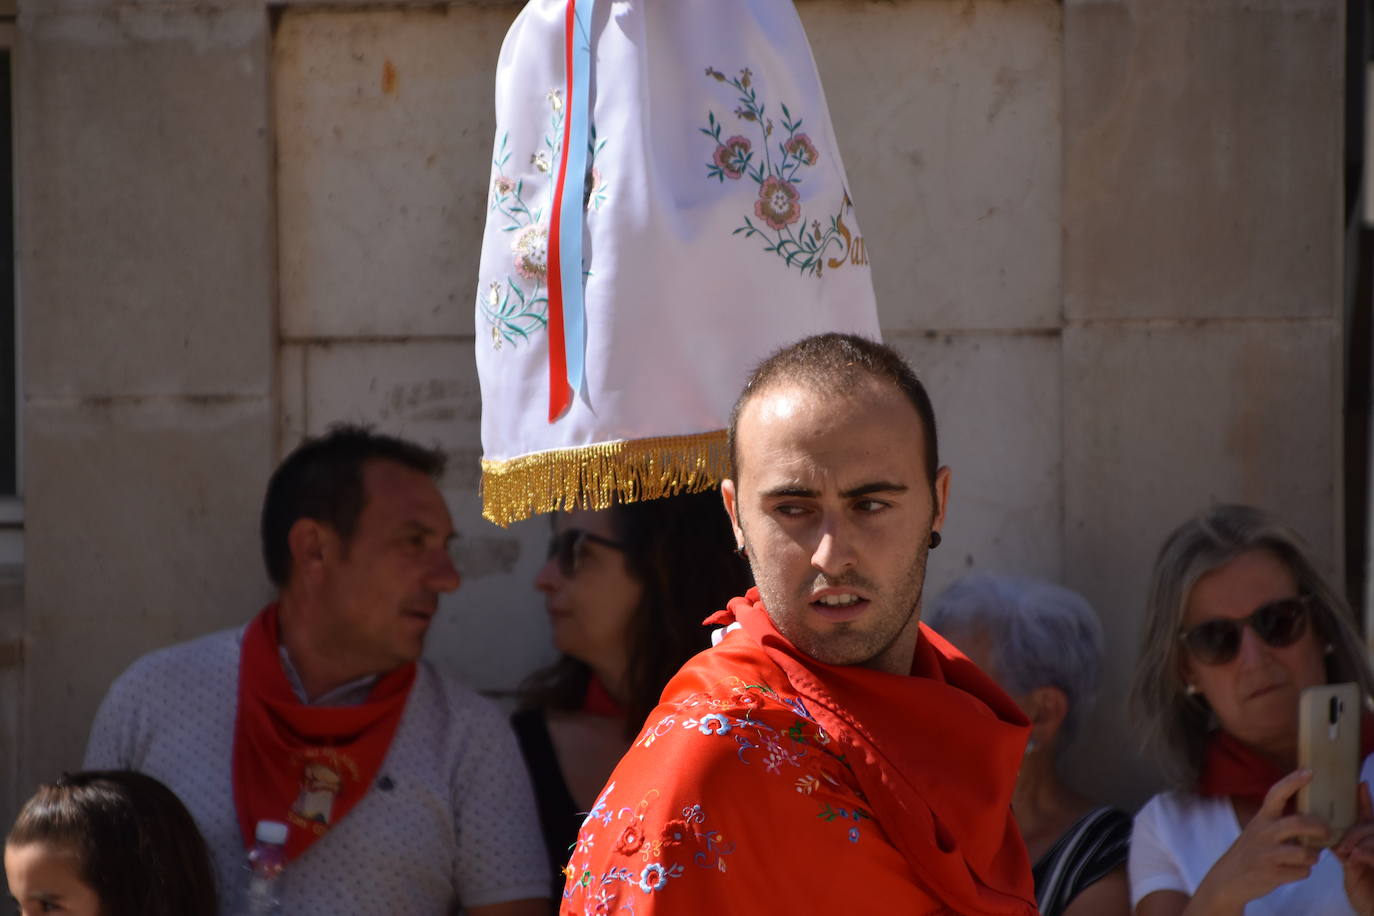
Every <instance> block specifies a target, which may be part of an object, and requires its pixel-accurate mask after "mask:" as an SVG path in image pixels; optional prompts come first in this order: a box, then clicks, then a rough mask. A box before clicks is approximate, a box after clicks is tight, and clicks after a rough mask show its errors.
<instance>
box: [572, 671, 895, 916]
mask: <svg viewBox="0 0 1374 916" xmlns="http://www.w3.org/2000/svg"><path fill="white" fill-rule="evenodd" d="M661 709H662V710H663V714H662V715H660V716H659V717H658V718H657V719H654V720H651V721H650V722H648V723H646V724H645V726H644V728H643V730H642V731H641V732H640V735H639V737H638V738H637V739H636V740H635V742H634V744H633V747H632V752H633V749H646V748H653V747H654V746H655V745H657V744H659V743H661V742H662V741H663V740H664V739H665V738H667V737H669V736H670V735H671V736H673V737H674V740H677V741H681V740H682V739H686V740H687V741H690V742H722V743H725V744H726V746H729V747H731V749H732V751H733V753H732V754H729V755H728V757H729V759H731V760H733V761H734V764H733V765H735V766H747V767H754V768H758V769H759V770H760V771H761V772H762V773H764V774H766V775H767V776H768V777H770V778H771V777H778V778H780V779H782V780H784V782H783V783H782V785H783V786H785V791H786V793H787V794H786V796H785V797H787V798H791V799H794V800H795V803H796V804H798V805H802V806H804V807H806V808H808V809H809V810H811V811H813V812H814V813H813V814H809V815H806V816H808V817H814V818H815V819H816V820H817V821H819V822H821V823H823V824H833V825H835V826H836V827H838V828H839V829H841V830H842V831H843V834H842V836H843V837H844V839H845V840H847V841H848V842H849V843H857V842H859V841H860V839H861V837H862V831H861V824H863V823H864V822H865V821H871V820H872V815H870V814H869V813H868V812H867V811H866V810H864V808H863V807H861V806H860V805H858V804H852V803H851V804H848V805H847V806H841V805H838V804H835V803H834V802H835V801H836V800H837V799H848V800H850V801H851V802H863V801H864V799H863V797H862V795H861V794H860V793H859V791H858V788H857V784H856V783H854V782H852V781H851V780H848V779H847V778H846V777H847V775H848V772H849V769H848V764H847V763H845V761H844V758H843V755H841V754H839V753H837V752H836V751H835V750H834V748H833V746H832V745H833V742H832V739H831V737H830V736H829V735H828V734H826V732H825V730H824V729H822V728H821V727H820V726H819V725H818V724H817V723H816V721H815V719H814V718H812V716H811V714H810V712H809V711H808V710H807V708H806V704H805V703H804V702H803V701H802V700H801V698H799V697H795V696H786V695H783V694H780V693H778V692H776V691H774V690H773V689H772V688H771V687H769V686H768V685H766V684H746V683H744V682H743V681H741V680H739V679H738V678H730V679H728V680H726V681H724V682H722V683H720V684H717V685H716V687H715V688H714V689H712V690H710V691H705V692H698V693H693V694H690V695H688V696H686V697H683V698H682V699H681V700H679V701H678V702H675V703H673V704H672V705H671V706H667V707H661ZM765 713H766V714H767V719H768V720H769V721H764V720H763V714H765ZM788 719H790V720H791V721H790V724H788V722H787V720H788ZM784 726H785V727H784ZM674 747H675V748H679V749H680V747H681V746H680V745H677V744H675V745H674ZM624 791H625V790H624V789H623V788H620V787H618V785H617V783H616V782H614V781H613V782H611V783H610V784H609V785H607V786H606V788H605V789H604V790H603V791H602V794H601V796H600V797H599V798H598V799H597V801H596V804H595V805H594V806H593V808H592V810H591V811H590V812H589V813H588V814H587V817H586V819H585V820H584V821H583V825H582V830H581V831H580V832H579V834H578V840H577V845H576V846H575V848H574V851H573V854H572V859H571V861H570V862H569V863H568V866H567V867H566V868H565V869H564V870H563V873H564V875H565V876H566V878H567V884H566V886H565V889H564V892H563V910H562V912H565V913H567V912H583V913H618V912H634V911H635V903H636V901H638V900H641V899H642V897H644V896H651V895H654V894H661V893H665V892H671V891H672V887H673V884H674V882H675V881H676V880H678V879H681V878H682V877H683V876H684V875H686V874H690V873H691V872H692V871H694V870H696V869H706V870H708V871H712V872H716V873H718V874H727V873H729V871H730V869H729V865H730V861H731V859H730V857H731V855H732V854H733V853H734V852H735V851H736V841H735V839H734V838H731V837H729V836H727V835H726V833H725V832H724V831H723V830H722V829H720V828H719V827H717V826H715V824H714V821H713V817H712V814H713V812H712V811H710V810H708V809H707V807H706V806H705V805H704V804H702V803H700V802H691V801H690V799H689V801H688V803H681V802H678V803H677V804H678V807H675V808H673V809H671V810H663V808H664V806H665V805H668V804H670V803H672V801H671V799H670V798H668V797H666V796H665V794H664V792H663V791H660V789H659V788H649V789H648V790H647V791H645V792H644V793H643V795H642V797H640V798H639V800H638V801H637V802H635V803H634V804H624V802H623V798H622V795H623V792H624ZM817 793H820V794H821V795H824V796H825V797H824V798H822V797H813V796H816V795H817ZM598 842H600V843H603V844H607V843H608V844H609V845H610V849H611V852H612V856H611V857H610V859H609V860H606V859H604V858H603V859H602V861H603V862H607V863H608V864H606V865H604V866H603V867H602V869H601V870H600V871H599V872H598V871H596V870H594V869H593V868H592V867H591V862H590V859H591V857H592V854H593V853H594V852H595V851H596V850H597V848H598Z"/></svg>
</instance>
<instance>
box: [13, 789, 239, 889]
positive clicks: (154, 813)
mask: <svg viewBox="0 0 1374 916" xmlns="http://www.w3.org/2000/svg"><path fill="white" fill-rule="evenodd" d="M6 843H8V844H9V845H13V846H25V845H28V844H30V843H48V844H51V845H52V846H54V847H56V848H58V849H61V850H63V851H65V852H68V853H70V854H72V855H74V856H75V857H76V860H77V865H78V872H79V874H80V877H81V881H82V883H84V884H85V885H87V886H88V887H90V888H91V890H93V891H95V894H96V897H98V898H99V900H100V912H101V913H103V914H106V916H187V914H189V913H195V914H197V916H215V914H216V913H218V912H219V905H218V904H217V903H216V901H215V876H214V872H213V871H211V866H210V854H209V851H208V850H207V849H206V847H205V840H204V839H203V838H202V837H201V835H200V831H199V830H197V829H196V822H195V821H194V820H192V818H191V815H190V813H188V812H187V810H186V807H185V806H184V805H183V804H182V803H181V801H180V800H179V799H178V798H177V797H176V795H174V794H172V790H171V789H168V788H167V787H166V786H164V785H163V784H162V783H160V782H158V781H157V780H156V779H154V778H152V777H151V776H145V775H144V774H142V773H135V772H133V771H130V770H104V771H87V772H84V773H72V774H70V775H66V776H63V777H62V778H61V779H59V780H58V781H57V782H56V783H53V784H51V785H44V786H39V788H38V793H37V794H36V795H34V797H33V798H31V799H29V801H28V803H27V804H25V805H24V809H23V810H22V811H20V812H19V817H18V819H17V820H16V821H15V822H14V827H13V828H12V829H11V830H10V833H9V836H8V837H7V838H6Z"/></svg>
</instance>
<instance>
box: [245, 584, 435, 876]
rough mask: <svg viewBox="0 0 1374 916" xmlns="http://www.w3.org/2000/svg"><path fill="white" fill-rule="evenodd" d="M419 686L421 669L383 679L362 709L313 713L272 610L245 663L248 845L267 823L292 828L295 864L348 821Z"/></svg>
mask: <svg viewBox="0 0 1374 916" xmlns="http://www.w3.org/2000/svg"><path fill="white" fill-rule="evenodd" d="M414 683H415V665H414V664H413V663H412V664H409V665H404V666H402V667H400V668H398V669H396V670H395V671H392V672H390V673H388V674H385V675H383V676H381V677H379V678H378V679H377V682H376V683H375V684H373V685H372V690H371V692H369V693H368V696H367V699H366V700H365V701H364V702H363V703H361V704H359V705H357V706H308V705H306V704H304V703H302V702H301V701H300V700H299V699H297V697H296V693H295V691H294V690H292V689H291V683H290V681H288V680H287V679H286V671H285V670H284V669H283V668H282V661H281V657H280V655H278V652H277V605H276V604H275V603H274V604H269V605H268V606H267V607H266V608H264V609H263V610H262V612H261V613H260V614H258V616H257V617H255V618H254V619H253V621H252V622H251V623H249V624H248V628H247V629H246V630H244V633H243V647H242V649H241V651H240V655H239V705H238V716H237V718H236V720H235V722H234V752H233V769H234V804H235V807H236V808H237V809H238V816H239V828H240V830H241V831H242V832H243V842H244V846H245V847H251V846H252V845H253V834H254V831H255V828H256V825H257V822H258V821H260V820H271V821H283V822H285V823H286V824H288V825H289V826H290V833H289V834H288V836H287V840H286V855H287V858H288V859H293V860H294V859H295V858H296V857H298V856H299V855H300V854H301V853H303V852H305V850H307V849H309V848H310V844H312V843H314V842H315V841H316V840H317V839H319V838H320V837H322V836H324V835H325V834H326V833H327V832H328V831H329V828H330V827H331V826H332V825H334V824H337V823H338V822H339V821H340V820H342V819H343V817H344V816H345V815H346V814H348V812H349V811H351V810H352V809H353V806H354V805H356V804H357V803H358V802H359V801H361V800H362V797H363V796H364V795H366V794H367V790H368V788H369V787H371V785H372V780H373V779H374V778H375V777H376V775H377V771H378V770H379V769H380V768H381V766H382V760H383V759H384V758H385V757H386V752H387V749H388V748H390V747H391V739H392V737H393V736H394V735H395V734H396V726H397V725H399V724H400V721H401V713H402V712H403V711H404V710H405V705H406V699H407V698H408V697H409V696H410V687H411V685H412V684H414Z"/></svg>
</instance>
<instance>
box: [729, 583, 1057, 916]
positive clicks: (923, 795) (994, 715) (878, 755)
mask: <svg viewBox="0 0 1374 916" xmlns="http://www.w3.org/2000/svg"><path fill="white" fill-rule="evenodd" d="M732 621H738V622H739V623H740V625H741V626H742V627H743V629H744V631H745V633H746V634H748V636H749V637H750V638H751V639H752V640H753V641H754V642H755V643H757V644H758V646H759V648H761V649H762V650H763V652H764V653H765V654H766V655H767V656H768V658H769V660H770V661H772V662H773V663H774V664H775V665H777V666H778V667H779V668H781V669H782V671H783V673H784V674H785V675H786V676H787V679H788V680H789V681H790V682H791V686H792V688H793V689H794V690H796V692H797V693H798V694H799V695H800V696H801V697H802V698H803V699H805V700H806V703H807V707H808V709H809V710H810V711H811V713H812V714H813V715H814V716H815V718H816V721H817V722H819V723H820V725H821V726H822V727H823V728H824V729H825V730H826V731H827V732H829V733H830V734H831V735H832V736H835V737H837V738H839V740H841V741H842V742H843V743H844V744H845V745H846V746H847V752H846V754H845V760H846V761H847V762H848V763H849V764H850V766H851V768H852V770H853V772H854V776H855V777H856V778H857V779H858V781H859V785H860V787H861V788H862V789H863V792H864V795H865V796H866V797H867V799H868V803H869V805H870V806H871V807H872V809H873V814H874V816H875V817H876V818H877V820H878V823H880V824H881V825H882V828H883V830H884V831H886V833H887V835H888V838H889V839H890V840H891V841H892V844H893V845H894V846H896V847H897V849H898V850H899V851H900V852H901V853H902V855H903V856H904V857H905V858H906V860H907V862H908V863H909V864H910V866H911V870H912V872H914V873H915V875H916V876H917V877H918V879H919V880H920V881H921V882H922V884H923V885H924V886H925V887H926V888H927V890H929V891H930V892H931V893H932V894H933V895H934V896H935V897H937V898H939V899H940V900H941V901H942V902H944V903H945V905H946V906H948V907H949V908H950V910H951V911H952V912H956V913H962V914H967V916H974V914H979V916H982V914H1034V913H1035V887H1034V882H1033V880H1032V878H1031V871H1030V861H1029V859H1028V858H1027V856H1026V847H1025V844H1024V843H1023V842H1022V840H1021V832H1020V831H1019V830H1018V829H1017V826H1016V821H1015V820H1014V819H1013V818H1012V814H1011V795H1012V789H1013V788H1014V787H1015V785H1016V773H1017V771H1018V770H1019V769H1020V766H1021V759H1022V756H1023V755H1024V752H1025V747H1026V738H1027V737H1028V735H1029V733H1030V724H1029V722H1028V721H1027V719H1026V717H1025V715H1024V714H1023V713H1022V712H1021V710H1020V708H1018V707H1017V705H1016V704H1015V703H1014V702H1013V701H1012V700H1011V698H1010V697H1008V696H1007V695H1006V694H1005V693H1004V692H1003V691H1002V689H1001V688H1000V687H998V686H997V685H996V684H995V683H994V682H993V681H992V680H991V679H990V678H989V677H988V676H987V675H985V674H984V673H983V672H982V671H980V670H979V669H978V666H977V665H975V664H973V662H971V661H969V660H968V659H967V658H965V657H964V656H963V654H962V653H960V652H959V650H958V649H956V648H954V647H953V646H952V645H950V644H949V643H948V642H946V641H945V640H944V639H943V638H941V637H940V636H939V634H937V633H936V632H935V631H934V630H931V629H930V628H928V627H927V626H926V625H925V624H921V625H920V627H921V636H920V640H919V642H918V643H917V645H916V652H915V657H914V659H913V661H912V666H911V676H910V677H902V676H899V675H892V674H887V673H886V672H882V671H874V670H872V669H869V668H860V667H856V666H853V665H827V664H825V663H824V662H820V661H817V660H816V659H814V658H812V657H811V656H809V655H806V654H805V653H803V652H801V651H800V650H798V649H797V648H795V647H794V646H793V645H792V644H791V643H789V642H788V641H787V640H786V639H785V638H784V637H783V636H782V635H781V634H780V633H779V632H778V631H777V629H776V628H775V627H774V626H773V622H772V620H771V619H769V616H768V611H767V609H766V608H765V607H764V606H763V603H762V602H761V601H760V599H759V593H758V589H757V588H752V589H750V590H749V593H748V594H747V595H746V596H745V597H743V598H736V599H734V600H733V601H731V602H730V605H729V607H728V608H727V609H726V610H724V611H720V612H718V613H716V614H714V615H712V616H711V617H710V618H708V619H707V620H706V623H707V624H712V625H714V624H728V623H731V622H732Z"/></svg>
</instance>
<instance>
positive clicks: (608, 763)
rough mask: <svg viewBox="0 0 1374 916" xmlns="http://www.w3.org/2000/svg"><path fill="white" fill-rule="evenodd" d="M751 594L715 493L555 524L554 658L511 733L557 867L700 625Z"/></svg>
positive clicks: (546, 584) (528, 690)
mask: <svg viewBox="0 0 1374 916" xmlns="http://www.w3.org/2000/svg"><path fill="white" fill-rule="evenodd" d="M752 584H753V583H752V581H751V579H750V575H749V568H748V565H747V564H746V563H745V561H744V560H743V559H742V558H741V557H739V556H738V555H736V553H735V541H734V537H733V535H732V533H731V531H730V523H729V520H728V518H727V517H726V515H725V510H724V509H723V508H722V506H721V502H720V494H719V493H716V492H714V491H712V492H708V493H697V494H690V495H683V496H673V497H669V498H666V499H655V500H649V501H647V502H635V503H624V504H619V505H615V506H612V507H611V508H610V509H607V510H605V511H601V512H594V511H590V510H586V509H577V510H573V511H570V512H561V513H556V514H555V515H554V516H553V535H552V537H551V539H550V542H549V556H548V560H547V561H546V562H545V563H544V565H543V567H541V568H540V570H539V573H538V575H536V576H535V580H534V587H535V588H536V589H538V590H539V591H540V592H541V593H543V595H544V601H545V605H546V608H547V610H548V614H549V622H550V624H551V625H552V628H553V641H554V646H555V647H556V648H557V649H558V651H559V653H560V657H559V659H558V661H557V662H555V663H554V664H553V665H551V666H550V667H548V668H545V669H544V670H542V671H539V672H536V673H535V674H534V675H532V676H531V678H530V679H529V680H528V681H527V682H526V685H525V689H524V691H523V703H522V708H521V710H520V711H519V712H517V713H516V714H515V717H514V719H513V725H514V727H515V731H516V736H517V737H518V738H519V739H520V745H521V749H522V750H523V751H524V753H525V761H526V763H527V764H528V766H529V768H530V775H531V778H532V781H533V783H534V788H535V796H536V801H537V803H538V806H539V816H540V819H541V821H542V823H543V828H544V838H545V842H546V843H547V844H548V849H549V858H550V861H551V862H553V863H554V865H555V867H557V866H561V865H562V864H563V863H565V862H566V861H567V860H568V856H569V854H570V853H571V851H572V846H573V844H574V843H575V842H576V840H577V831H578V828H579V827H580V826H581V825H582V820H583V817H584V816H585V813H586V812H587V811H590V810H591V808H592V806H593V805H594V804H595V802H596V795H597V793H598V792H600V791H601V789H602V787H603V786H604V785H605V783H606V779H607V778H608V777H609V776H610V775H611V770H612V769H614V768H615V764H616V763H617V762H618V761H619V760H620V757H621V755H622V754H624V753H625V751H626V750H627V749H628V748H629V746H630V742H631V741H632V740H633V738H634V737H635V735H636V734H637V733H638V731H639V729H640V727H641V726H642V725H643V724H644V719H645V717H646V716H648V714H649V712H650V711H651V710H652V709H653V708H654V706H655V705H656V704H657V703H658V697H659V694H660V693H661V692H662V691H663V686H664V684H666V683H667V682H668V679H669V678H670V677H672V675H673V674H674V673H676V671H677V669H678V668H680V667H681V666H682V663H683V662H685V661H686V660H687V659H689V658H691V657H692V656H693V655H695V654H696V653H697V652H699V651H701V650H702V649H705V648H707V647H708V646H709V645H710V631H709V630H708V629H707V628H705V627H703V626H702V623H701V622H702V620H703V619H705V618H706V617H707V616H708V615H709V614H712V613H714V612H715V611H717V610H720V609H721V608H723V607H725V604H726V602H728V601H729V600H730V599H731V598H733V597H735V596H737V595H742V594H744V593H745V592H746V591H747V590H748V589H749V586H750V585H752ZM554 887H555V889H556V893H555V895H554V899H555V900H556V899H558V897H559V896H561V893H562V887H563V878H562V876H561V875H558V876H556V877H555V878H554Z"/></svg>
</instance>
